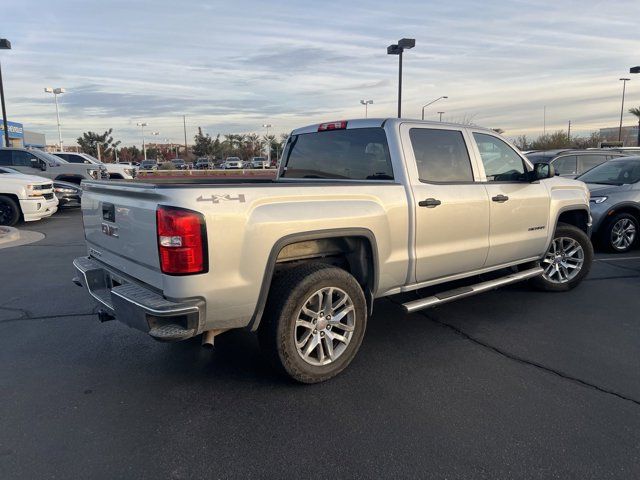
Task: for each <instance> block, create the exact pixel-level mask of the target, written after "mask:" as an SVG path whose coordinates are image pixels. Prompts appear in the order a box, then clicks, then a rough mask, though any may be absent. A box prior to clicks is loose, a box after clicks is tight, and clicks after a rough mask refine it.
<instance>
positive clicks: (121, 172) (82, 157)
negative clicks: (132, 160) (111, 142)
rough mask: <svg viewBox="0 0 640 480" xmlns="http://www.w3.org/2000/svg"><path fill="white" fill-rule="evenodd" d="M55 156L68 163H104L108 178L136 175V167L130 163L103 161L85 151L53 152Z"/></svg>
mask: <svg viewBox="0 0 640 480" xmlns="http://www.w3.org/2000/svg"><path fill="white" fill-rule="evenodd" d="M53 154H54V155H55V156H56V157H60V158H61V159H63V160H66V161H67V162H69V163H87V164H92V165H104V167H105V168H106V169H107V172H109V178H112V179H118V180H123V179H124V180H132V179H133V178H135V177H136V173H137V169H136V167H134V166H132V165H126V164H122V165H121V164H119V163H104V162H101V161H100V160H98V159H97V158H95V157H92V156H91V155H89V154H87V153H76V152H53Z"/></svg>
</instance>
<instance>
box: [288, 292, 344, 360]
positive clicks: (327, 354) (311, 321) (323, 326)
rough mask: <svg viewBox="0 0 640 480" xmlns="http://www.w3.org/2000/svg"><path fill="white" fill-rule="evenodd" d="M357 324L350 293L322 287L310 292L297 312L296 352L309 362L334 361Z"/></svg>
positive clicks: (341, 352)
mask: <svg viewBox="0 0 640 480" xmlns="http://www.w3.org/2000/svg"><path fill="white" fill-rule="evenodd" d="M355 326H356V312H355V307H354V305H353V301H352V300H351V297H349V295H348V294H347V292H345V291H344V290H342V289H340V288H336V287H325V288H322V289H320V290H318V291H316V292H315V293H314V294H312V295H311V296H310V297H309V298H308V299H307V300H306V301H305V302H304V304H303V306H302V308H301V309H300V311H299V312H298V316H297V318H296V324H295V328H294V333H293V335H294V341H295V345H296V350H297V351H298V355H300V357H301V358H302V359H303V360H304V361H305V362H307V363H309V364H310V365H315V366H322V365H328V364H329V363H332V362H335V361H336V360H337V359H338V358H339V357H340V356H341V355H342V354H343V353H344V352H345V350H346V349H347V347H348V346H349V343H350V342H351V338H352V337H353V331H354V330H355Z"/></svg>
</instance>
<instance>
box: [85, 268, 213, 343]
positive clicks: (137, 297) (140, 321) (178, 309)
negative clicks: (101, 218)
mask: <svg viewBox="0 0 640 480" xmlns="http://www.w3.org/2000/svg"><path fill="white" fill-rule="evenodd" d="M73 266H74V267H75V269H76V270H77V272H78V276H77V277H76V278H74V283H76V284H79V285H81V286H83V287H85V288H86V289H87V291H88V292H89V294H90V295H91V296H92V297H93V298H94V299H95V300H97V301H98V303H99V304H100V305H101V307H102V308H103V309H105V310H106V312H107V313H108V314H109V315H113V316H114V317H115V318H116V319H118V320H119V321H121V322H122V323H125V324H126V325H128V326H130V327H132V328H135V329H137V330H141V331H143V332H146V333H148V334H149V335H151V336H152V337H153V338H155V339H157V340H163V341H175V340H184V339H187V338H191V337H193V336H195V335H197V334H198V333H201V325H202V324H203V318H204V302H203V301H193V300H188V301H184V302H174V301H171V300H167V299H166V298H164V297H163V296H162V295H160V294H158V293H156V292H154V291H153V290H151V289H149V288H145V287H144V286H141V285H139V284H136V283H132V282H129V281H127V280H126V279H124V278H123V277H122V276H120V275H118V273H117V272H113V271H111V270H109V269H107V268H105V267H104V266H103V265H102V264H100V263H98V262H97V261H95V260H94V259H92V258H90V257H78V258H76V259H75V260H74V261H73Z"/></svg>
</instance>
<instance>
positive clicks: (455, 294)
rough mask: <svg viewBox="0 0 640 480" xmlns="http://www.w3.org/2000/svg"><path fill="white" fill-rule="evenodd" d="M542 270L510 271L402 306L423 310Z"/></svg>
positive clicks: (529, 276)
mask: <svg viewBox="0 0 640 480" xmlns="http://www.w3.org/2000/svg"><path fill="white" fill-rule="evenodd" d="M543 271H544V270H543V269H542V268H541V267H535V268H531V269H528V270H523V271H522V272H517V273H512V274H510V275H507V276H506V277H501V278H496V279H495V280H489V281H486V282H481V283H476V284H475V285H470V286H468V287H461V288H455V289H453V290H448V291H445V292H442V293H438V294H436V295H432V296H429V297H425V298H420V299H418V300H413V301H411V302H407V303H403V304H402V306H403V307H404V309H405V310H406V311H407V312H408V313H412V312H416V311H418V310H424V309H425V308H431V307H435V306H436V305H441V304H443V303H447V302H452V301H454V300H457V299H459V298H464V297H470V296H471V295H477V294H478V293H482V292H488V291H489V290H495V289H496V288H500V287H504V286H505V285H510V284H512V283H517V282H522V281H523V280H527V279H529V278H533V277H537V276H538V275H542V272H543Z"/></svg>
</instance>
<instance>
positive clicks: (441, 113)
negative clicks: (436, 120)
mask: <svg viewBox="0 0 640 480" xmlns="http://www.w3.org/2000/svg"><path fill="white" fill-rule="evenodd" d="M443 114H444V112H438V115H440V121H442V115H443Z"/></svg>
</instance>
